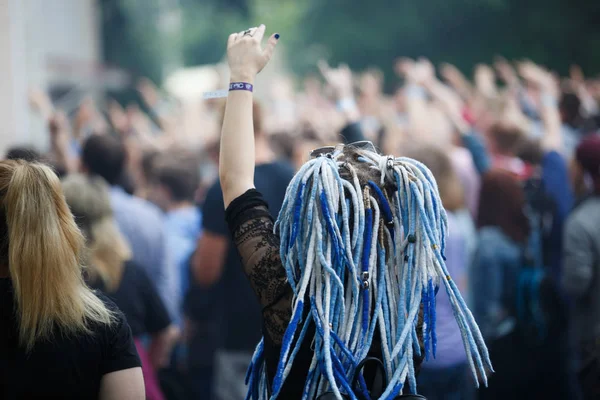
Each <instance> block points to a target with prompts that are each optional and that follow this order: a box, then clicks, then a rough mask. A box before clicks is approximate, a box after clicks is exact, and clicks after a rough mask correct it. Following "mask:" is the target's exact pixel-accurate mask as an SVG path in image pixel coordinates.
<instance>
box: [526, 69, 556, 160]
mask: <svg viewBox="0 0 600 400" xmlns="http://www.w3.org/2000/svg"><path fill="white" fill-rule="evenodd" d="M519 73H520V74H521V76H522V77H523V78H524V79H525V80H527V81H528V82H530V83H531V84H533V85H535V86H537V87H538V89H539V90H540V95H541V102H540V103H541V107H540V116H541V118H542V123H543V124H544V136H543V137H542V147H543V149H544V151H545V152H550V151H556V152H559V153H561V152H563V138H562V136H561V121H560V114H559V112H558V95H559V88H558V85H557V84H556V82H555V81H554V78H553V77H552V74H551V73H550V72H549V71H546V70H545V69H543V68H542V67H540V66H538V65H535V64H534V63H532V62H529V61H527V62H523V63H521V64H519Z"/></svg>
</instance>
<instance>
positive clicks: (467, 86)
mask: <svg viewBox="0 0 600 400" xmlns="http://www.w3.org/2000/svg"><path fill="white" fill-rule="evenodd" d="M440 75H441V76H442V78H444V80H445V81H446V82H447V83H448V85H450V86H451V87H452V88H453V89H454V90H455V91H456V93H457V94H458V95H459V96H460V97H461V98H462V99H463V100H465V101H467V100H470V99H471V96H473V87H472V84H471V82H469V80H468V79H467V78H466V77H465V76H464V75H463V73H462V72H460V70H459V69H458V68H456V67H455V66H454V65H452V64H449V63H442V64H441V65H440Z"/></svg>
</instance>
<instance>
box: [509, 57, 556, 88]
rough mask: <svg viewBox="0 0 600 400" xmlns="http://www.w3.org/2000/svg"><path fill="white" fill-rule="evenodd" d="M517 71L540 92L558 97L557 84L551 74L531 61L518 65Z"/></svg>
mask: <svg viewBox="0 0 600 400" xmlns="http://www.w3.org/2000/svg"><path fill="white" fill-rule="evenodd" d="M517 69H518V71H519V74H520V75H521V76H522V77H523V79H525V80H526V81H528V82H529V83H531V84H533V85H535V86H537V87H538V88H539V89H540V90H543V91H545V92H547V93H549V94H552V95H554V96H557V95H558V91H559V88H558V84H557V82H556V80H555V79H554V77H553V76H552V73H551V72H550V71H548V70H546V69H545V68H543V67H540V66H539V65H537V64H534V63H533V62H531V61H523V62H521V63H519V64H518V66H517Z"/></svg>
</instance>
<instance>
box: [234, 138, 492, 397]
mask: <svg viewBox="0 0 600 400" xmlns="http://www.w3.org/2000/svg"><path fill="white" fill-rule="evenodd" d="M356 154H357V155H358V157H357V158H356V159H354V160H353V161H352V162H348V161H347V157H346V155H345V153H344V152H343V151H342V150H340V149H339V148H338V149H337V150H336V151H334V152H333V153H331V154H329V155H327V156H321V157H318V158H316V159H313V160H311V161H309V162H308V163H306V164H305V165H304V166H303V167H302V168H301V169H300V171H299V172H298V173H297V174H296V175H295V177H294V179H293V180H292V182H291V183H290V185H289V187H288V189H287V193H286V197H285V201H284V204H283V206H282V208H281V212H280V214H279V218H278V220H277V223H276V225H275V231H276V232H278V233H279V234H280V238H281V247H280V254H281V260H282V263H283V266H284V268H285V270H286V272H287V276H288V281H289V284H290V285H291V287H292V290H293V292H294V299H293V313H292V318H291V321H290V323H289V326H288V328H287V330H286V332H285V335H284V337H283V343H282V348H281V355H280V360H279V364H278V367H277V371H276V375H275V377H274V380H273V383H272V386H271V396H270V398H271V399H275V398H277V396H278V394H279V392H280V390H281V388H282V386H283V384H284V382H285V380H286V378H287V376H288V374H289V373H290V370H291V367H292V364H293V362H294V358H295V357H296V355H297V353H298V351H299V349H300V345H301V344H302V342H303V341H304V340H313V342H312V344H311V347H312V348H314V355H313V359H312V363H311V366H310V369H309V371H308V372H307V374H306V381H305V387H304V393H303V396H302V398H303V399H314V398H315V397H317V396H318V395H320V394H322V393H323V392H325V391H332V392H333V393H334V394H335V396H336V398H338V399H340V400H341V399H342V393H344V394H345V395H346V396H349V398H352V399H356V396H355V394H354V393H353V390H352V388H351V386H352V382H351V379H352V377H353V376H354V373H355V370H356V367H357V365H358V364H359V363H360V362H361V361H362V360H363V359H364V358H365V357H366V356H367V353H368V352H369V349H370V347H371V344H372V340H373V336H374V334H375V330H376V329H378V331H379V336H380V339H381V353H382V358H383V360H382V361H383V364H384V366H385V373H386V376H387V382H388V385H387V387H386V388H385V392H384V393H383V395H382V396H381V397H380V398H381V399H393V398H394V397H395V396H397V395H399V394H401V393H402V392H403V390H404V389H405V388H404V387H403V386H404V384H405V382H408V386H409V388H408V389H409V391H410V392H411V393H416V391H417V387H416V386H417V385H416V378H415V369H414V363H413V356H415V355H416V356H420V355H421V347H420V344H419V341H418V337H417V322H418V318H419V311H420V309H421V308H422V310H423V313H422V315H423V332H424V348H425V354H424V356H425V357H429V355H430V354H431V355H433V356H434V357H435V351H436V343H437V340H436V332H435V320H436V315H435V294H436V292H437V289H438V287H439V286H444V288H445V289H446V292H447V293H448V297H449V299H450V302H451V304H452V307H453V310H454V315H455V317H456V321H457V323H458V325H459V327H460V331H461V335H462V338H463V342H464V345H465V350H466V353H467V358H468V360H469V364H470V367H471V371H472V373H473V377H474V379H475V382H476V383H477V385H479V379H482V380H483V382H484V384H487V378H486V371H492V366H491V363H490V360H489V355H488V351H487V348H486V346H485V343H484V341H483V338H482V335H481V333H480V331H479V328H478V326H477V324H476V323H475V320H474V318H473V316H472V314H471V312H470V311H469V309H468V308H467V306H466V304H465V301H464V300H463V298H462V296H461V295H460V292H459V290H458V288H457V286H456V284H455V283H454V281H453V280H452V279H451V278H450V275H449V274H448V270H447V268H446V266H445V263H444V250H445V238H446V234H447V219H446V213H445V211H444V209H443V207H442V205H441V201H440V198H439V193H438V188H437V184H436V182H435V180H434V178H433V176H432V174H431V172H430V171H429V170H428V169H427V168H426V167H425V166H424V165H423V164H421V163H419V162H418V161H415V160H412V159H408V158H393V157H391V156H387V157H386V156H382V155H379V154H377V153H375V152H371V151H357V152H356ZM356 168H361V169H363V168H364V169H369V170H371V172H373V171H375V172H376V176H379V177H380V178H379V179H380V180H379V182H374V181H372V180H371V181H369V182H368V183H366V184H365V183H364V182H363V183H362V184H361V182H360V180H359V175H358V174H357V170H356ZM340 174H342V175H344V177H345V178H342V176H341V175H340ZM373 175H374V174H370V175H369V176H373ZM348 177H349V178H348ZM381 188H385V189H383V190H382V189H381ZM388 188H394V189H393V190H388ZM305 301H306V302H307V303H308V304H306V303H305ZM305 311H306V312H305ZM311 323H314V324H315V335H314V339H313V338H312V337H309V338H306V332H307V331H308V327H309V325H310V324H311ZM263 347H264V346H263V342H262V341H261V343H260V344H259V345H258V347H257V349H256V351H255V354H254V356H253V360H252V364H251V366H250V369H249V371H248V377H247V383H248V384H249V390H248V395H247V397H246V398H247V399H255V400H259V399H261V400H262V399H267V398H269V394H268V384H267V377H266V368H265V366H264V357H263ZM360 387H362V391H363V393H366V387H365V385H364V381H362V382H361V385H360ZM367 398H368V397H367Z"/></svg>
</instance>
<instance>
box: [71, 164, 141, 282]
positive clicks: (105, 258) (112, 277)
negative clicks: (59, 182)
mask: <svg viewBox="0 0 600 400" xmlns="http://www.w3.org/2000/svg"><path fill="white" fill-rule="evenodd" d="M63 191H64V193H65V197H66V199H67V203H68V204H69V207H71V211H72V212H73V214H74V215H75V218H76V219H77V221H78V224H79V226H80V228H81V230H82V231H83V233H84V235H85V237H86V241H87V247H88V250H87V253H86V257H85V261H86V264H87V265H88V271H89V275H90V278H91V279H101V280H102V281H103V283H104V285H105V286H106V289H107V291H109V292H114V291H115V290H117V288H118V287H119V283H120V281H121V277H122V275H123V266H124V263H125V261H127V260H129V259H131V249H130V247H129V245H128V243H127V241H126V240H125V238H124V237H123V235H122V234H121V232H120V231H119V229H118V228H117V225H116V223H115V220H114V218H113V214H112V209H111V206H110V198H109V194H108V185H107V184H106V182H104V181H103V180H102V179H101V178H97V177H96V178H88V177H86V176H83V175H69V176H68V177H67V178H66V179H65V180H64V181H63Z"/></svg>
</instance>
